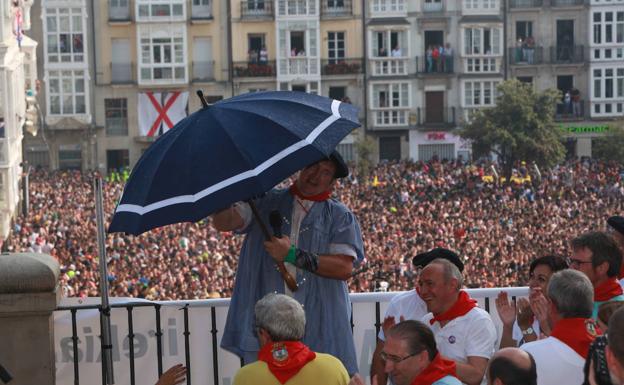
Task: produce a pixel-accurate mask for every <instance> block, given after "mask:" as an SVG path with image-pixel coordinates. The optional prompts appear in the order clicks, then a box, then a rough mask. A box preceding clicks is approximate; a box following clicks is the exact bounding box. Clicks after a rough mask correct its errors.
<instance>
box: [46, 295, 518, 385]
mask: <svg viewBox="0 0 624 385" xmlns="http://www.w3.org/2000/svg"><path fill="white" fill-rule="evenodd" d="M500 290H501V289H473V290H468V291H469V292H470V294H471V296H473V298H476V299H478V300H479V305H480V306H481V307H483V308H485V300H486V298H489V305H490V311H491V312H492V311H493V312H496V308H495V305H494V299H495V297H496V295H497V294H498V292H499V291H500ZM505 290H506V291H507V292H508V293H509V295H516V296H525V295H527V293H528V289H527V288H526V287H525V288H510V289H505ZM396 294H398V293H397V292H394V293H362V294H351V300H352V301H353V323H354V328H353V338H354V341H355V348H356V353H357V360H358V366H359V370H360V373H361V374H362V375H363V376H365V377H366V378H367V380H368V381H370V380H369V379H368V373H369V372H370V363H371V360H372V357H373V352H374V351H375V344H376V328H375V322H376V311H377V310H376V302H379V303H380V305H379V313H380V317H381V318H382V319H383V315H384V313H385V311H386V308H387V307H388V302H389V301H390V299H391V298H392V297H393V296H394V295H396ZM110 303H111V305H113V304H137V306H135V307H134V308H133V311H132V321H133V333H134V357H135V361H134V369H135V380H136V382H135V383H136V384H137V385H153V384H155V383H156V381H157V373H158V361H157V359H156V357H157V343H156V333H155V330H156V316H155V314H156V312H155V307H154V306H151V305H150V306H139V305H142V304H143V305H144V304H153V303H158V304H161V305H162V307H161V309H160V317H161V323H160V325H161V330H162V333H163V334H162V354H163V371H165V370H167V368H169V367H171V366H173V365H175V364H177V363H182V364H185V362H186V359H185V336H184V311H183V310H182V309H183V307H184V305H185V304H189V310H188V315H189V321H188V322H189V332H190V335H189V345H190V360H191V372H190V373H191V380H192V383H193V384H199V385H214V384H215V382H214V377H215V370H214V364H213V362H214V360H213V358H214V357H213V347H214V344H213V333H212V332H213V324H212V310H211V308H212V307H214V309H215V321H216V322H215V326H216V333H217V334H216V337H217V346H216V351H217V362H218V364H217V372H218V383H219V384H220V385H231V384H232V381H233V378H234V375H235V374H236V371H237V370H238V369H239V368H240V360H239V358H238V357H237V356H235V355H233V354H231V353H229V352H227V351H225V350H223V349H221V348H220V347H219V345H218V344H219V343H220V342H221V337H222V335H223V328H224V326H225V319H226V316H227V309H228V305H229V299H223V300H201V301H179V302H173V301H168V302H149V301H141V300H137V299H135V298H111V299H110ZM94 304H99V298H88V299H87V300H86V301H82V300H79V299H77V298H67V299H63V302H62V303H61V306H62V307H65V306H84V305H94ZM492 320H493V321H494V323H495V325H496V326H497V328H498V329H499V337H500V332H501V329H502V328H501V324H500V320H499V319H498V316H497V315H495V314H493V317H492ZM54 322H55V328H54V331H55V337H54V338H55V342H54V345H55V351H56V383H57V384H58V385H73V384H74V361H73V357H74V352H73V342H72V318H71V312H70V311H69V310H58V311H56V312H55V316H54ZM128 324H129V323H128V311H127V310H126V308H113V309H112V311H111V341H112V345H113V366H114V378H115V384H130V343H129V339H128V333H129V332H128V330H129V328H128ZM76 327H77V334H78V341H79V342H78V367H79V377H80V383H81V384H88V385H92V384H100V383H101V382H102V364H101V357H100V351H101V345H100V339H99V333H100V316H99V311H98V310H95V309H90V310H78V311H77V312H76Z"/></svg>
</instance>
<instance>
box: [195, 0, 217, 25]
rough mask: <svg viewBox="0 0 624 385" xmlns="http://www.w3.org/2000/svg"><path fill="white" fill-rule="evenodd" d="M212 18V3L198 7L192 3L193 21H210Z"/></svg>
mask: <svg viewBox="0 0 624 385" xmlns="http://www.w3.org/2000/svg"><path fill="white" fill-rule="evenodd" d="M210 18H212V2H210V3H208V4H207V5H204V4H202V5H196V4H195V2H194V1H191V19H200V20H201V19H210Z"/></svg>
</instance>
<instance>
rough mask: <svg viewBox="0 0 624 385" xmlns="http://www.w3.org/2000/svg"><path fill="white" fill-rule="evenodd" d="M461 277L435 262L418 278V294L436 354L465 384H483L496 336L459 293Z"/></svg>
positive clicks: (454, 269)
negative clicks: (451, 364) (452, 366)
mask: <svg viewBox="0 0 624 385" xmlns="http://www.w3.org/2000/svg"><path fill="white" fill-rule="evenodd" d="M462 284H463V277H462V274H461V272H460V271H459V269H458V268H457V266H455V265H454V264H453V263H451V262H449V261H448V260H446V259H435V260H434V261H432V262H431V263H429V264H428V265H427V266H426V267H425V268H424V269H423V271H422V273H421V274H420V279H419V292H420V296H421V298H422V299H423V300H424V301H425V303H426V304H427V309H428V310H429V311H430V313H429V314H427V315H426V316H424V317H423V319H422V321H423V322H424V323H425V324H427V325H430V327H431V330H433V333H434V335H435V338H436V343H437V345H438V349H439V350H440V353H441V354H442V355H443V356H444V357H445V358H448V359H451V360H453V361H455V362H456V364H457V377H458V378H459V379H460V380H461V381H462V382H463V383H466V384H469V385H477V384H481V383H483V384H485V378H484V375H485V370H486V368H487V365H488V361H489V359H490V358H491V357H492V355H493V354H494V351H495V349H496V342H497V332H496V328H495V327H494V323H493V322H492V319H491V318H490V315H489V314H488V313H487V312H486V311H485V310H483V309H480V308H479V307H478V306H477V301H475V300H474V299H472V298H470V296H469V295H468V293H467V292H465V291H463V290H461V288H462Z"/></svg>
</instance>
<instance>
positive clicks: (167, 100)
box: [138, 91, 188, 137]
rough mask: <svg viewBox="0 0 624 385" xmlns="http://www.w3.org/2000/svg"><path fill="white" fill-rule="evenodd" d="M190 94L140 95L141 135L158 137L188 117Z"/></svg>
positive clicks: (176, 92) (179, 92) (143, 93)
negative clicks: (187, 108) (187, 105)
mask: <svg viewBox="0 0 624 385" xmlns="http://www.w3.org/2000/svg"><path fill="white" fill-rule="evenodd" d="M187 102H188V92H182V91H174V92H162V93H161V92H142V93H139V111H138V112H139V134H140V135H141V136H149V137H156V136H158V135H162V134H164V133H165V132H167V131H169V130H170V129H172V128H173V126H174V125H175V124H176V123H178V122H179V121H180V120H182V119H184V118H185V117H186V104H187Z"/></svg>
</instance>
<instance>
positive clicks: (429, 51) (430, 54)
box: [425, 45, 433, 72]
mask: <svg viewBox="0 0 624 385" xmlns="http://www.w3.org/2000/svg"><path fill="white" fill-rule="evenodd" d="M425 58H426V59H427V70H426V72H433V46H431V45H430V46H429V47H427V52H425Z"/></svg>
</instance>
